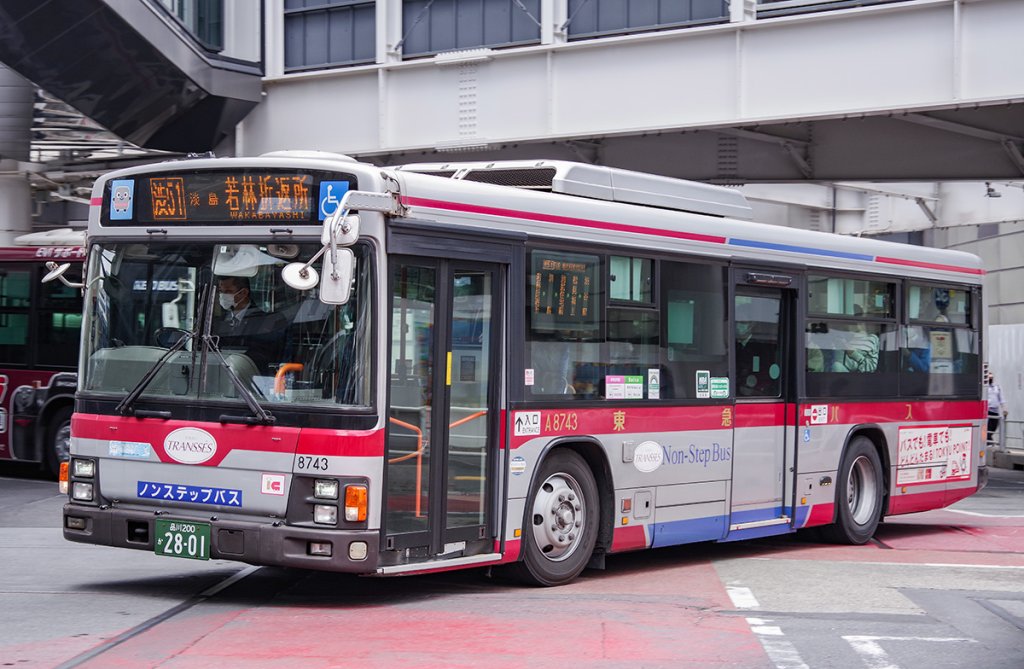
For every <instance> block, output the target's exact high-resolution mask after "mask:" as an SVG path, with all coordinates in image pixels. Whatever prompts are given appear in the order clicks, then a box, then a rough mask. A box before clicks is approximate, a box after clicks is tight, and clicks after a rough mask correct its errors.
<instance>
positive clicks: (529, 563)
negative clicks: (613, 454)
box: [514, 449, 600, 586]
mask: <svg viewBox="0 0 1024 669" xmlns="http://www.w3.org/2000/svg"><path fill="white" fill-rule="evenodd" d="M598 505H599V502H598V495H597V483H596V482H595V480H594V474H593V473H592V472H591V471H590V467H588V466H587V463H586V461H584V460H583V458H582V457H580V456H579V455H578V454H576V453H574V452H573V451H570V450H567V449H559V450H556V451H554V452H552V453H551V454H550V455H548V457H546V458H545V459H544V462H543V463H542V464H541V468H540V470H539V471H538V472H537V477H536V480H535V482H534V486H533V489H532V490H531V491H530V496H529V498H528V499H527V514H526V518H525V525H524V526H523V539H522V541H523V544H522V546H523V547H522V550H523V555H522V561H521V562H519V563H517V564H516V565H515V566H514V570H515V575H516V576H517V577H518V578H519V579H520V580H522V581H525V582H527V583H530V584H533V585H544V586H551V585H562V584H563V583H568V582H569V581H571V580H573V579H574V578H576V577H577V576H579V574H580V572H582V571H583V569H584V568H585V567H586V566H587V562H589V561H590V557H591V554H592V553H593V552H594V546H595V544H596V543H597V529H598V527H597V526H598V519H599V518H600V513H599V511H600V509H599V508H598Z"/></svg>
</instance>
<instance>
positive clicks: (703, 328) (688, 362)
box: [661, 262, 729, 399]
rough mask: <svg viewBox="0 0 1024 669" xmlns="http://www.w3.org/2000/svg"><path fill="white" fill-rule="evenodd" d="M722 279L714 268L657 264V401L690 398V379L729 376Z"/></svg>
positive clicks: (693, 388)
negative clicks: (660, 319)
mask: <svg viewBox="0 0 1024 669" xmlns="http://www.w3.org/2000/svg"><path fill="white" fill-rule="evenodd" d="M726 295H727V292H726V275H725V269H724V268H723V267H721V266H719V265H707V264H698V263H682V262H663V263H661V313H662V314H663V316H664V320H665V325H664V333H665V338H664V340H663V342H664V343H663V345H662V347H661V367H662V374H661V396H662V399H696V398H697V389H696V381H695V379H696V375H697V372H698V371H701V372H703V371H707V372H708V373H709V375H710V376H712V377H728V376H729V358H728V348H727V341H729V338H728V336H727V334H726V316H725V311H726V310H725V303H726Z"/></svg>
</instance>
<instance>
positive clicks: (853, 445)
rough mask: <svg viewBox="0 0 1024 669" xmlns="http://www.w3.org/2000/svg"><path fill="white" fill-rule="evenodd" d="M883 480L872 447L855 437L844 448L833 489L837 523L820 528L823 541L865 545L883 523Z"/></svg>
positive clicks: (866, 441)
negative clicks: (881, 522) (880, 523)
mask: <svg viewBox="0 0 1024 669" xmlns="http://www.w3.org/2000/svg"><path fill="white" fill-rule="evenodd" d="M884 486H885V477H884V476H882V462H881V460H879V458H878V451H877V450H875V445H874V443H872V441H871V440H870V439H868V438H867V437H855V438H854V440H853V441H851V442H850V445H849V446H847V448H846V452H845V453H844V454H843V460H842V463H841V464H840V467H839V480H838V481H837V485H836V519H835V523H834V524H833V525H829V526H827V527H822V528H821V534H822V537H824V538H825V539H826V540H828V541H831V542H833V543H837V544H853V545H860V544H865V543H867V542H868V540H869V539H871V537H872V536H874V534H875V530H876V529H877V528H878V523H879V521H880V520H881V519H882V499H883V498H884V495H883V489H884Z"/></svg>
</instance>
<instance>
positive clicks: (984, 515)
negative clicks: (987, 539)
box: [943, 509, 1024, 518]
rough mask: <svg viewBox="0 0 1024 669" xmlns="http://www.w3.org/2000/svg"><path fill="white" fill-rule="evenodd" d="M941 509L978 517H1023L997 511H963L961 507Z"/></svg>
mask: <svg viewBox="0 0 1024 669" xmlns="http://www.w3.org/2000/svg"><path fill="white" fill-rule="evenodd" d="M943 511H949V512H950V513H962V514H964V515H965V516H977V517H978V518H1024V516H1022V515H1020V514H1016V515H1004V514H997V513H981V512H979V511H964V510H963V509H943Z"/></svg>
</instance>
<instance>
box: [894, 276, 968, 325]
mask: <svg viewBox="0 0 1024 669" xmlns="http://www.w3.org/2000/svg"><path fill="white" fill-rule="evenodd" d="M907 316H908V317H909V318H910V320H911V321H929V322H933V323H954V324H957V325H967V324H969V323H970V322H971V294H970V292H969V291H967V290H964V289H963V288H954V287H951V286H927V285H922V284H913V283H912V284H910V286H908V288H907Z"/></svg>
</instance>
